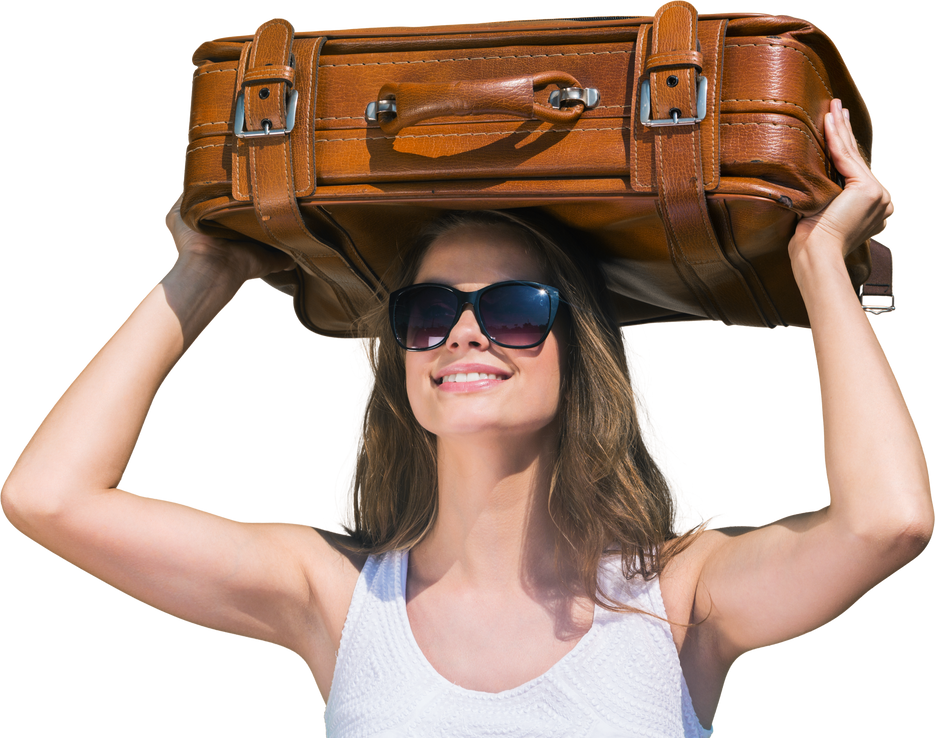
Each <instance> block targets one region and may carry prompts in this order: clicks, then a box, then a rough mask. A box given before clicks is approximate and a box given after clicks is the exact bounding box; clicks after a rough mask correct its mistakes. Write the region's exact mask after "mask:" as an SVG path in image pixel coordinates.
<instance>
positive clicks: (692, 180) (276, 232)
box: [182, 2, 891, 336]
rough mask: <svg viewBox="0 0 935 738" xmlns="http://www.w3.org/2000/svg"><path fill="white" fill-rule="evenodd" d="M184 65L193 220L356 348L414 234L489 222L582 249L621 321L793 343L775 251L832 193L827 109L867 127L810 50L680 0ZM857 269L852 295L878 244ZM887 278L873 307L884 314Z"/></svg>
mask: <svg viewBox="0 0 935 738" xmlns="http://www.w3.org/2000/svg"><path fill="white" fill-rule="evenodd" d="M194 63H195V64H196V66H197V69H196V71H195V73H194V83H193V91H192V108H191V128H190V136H189V138H190V144H189V147H188V151H187V156H186V167H185V190H184V197H183V203H182V214H183V217H184V218H185V220H186V222H187V223H189V224H190V225H191V226H192V227H194V228H196V229H198V230H201V231H203V232H206V233H210V234H215V235H220V236H224V237H237V236H238V235H240V236H241V237H242V236H247V237H249V238H252V239H255V240H257V241H261V242H263V243H266V244H269V245H271V246H275V247H277V248H280V249H283V250H285V251H287V252H289V253H290V254H292V255H293V256H294V257H295V259H296V261H297V262H298V264H299V266H300V268H299V269H297V270H296V271H295V272H294V273H291V274H290V275H289V277H288V279H289V280H290V281H289V282H288V283H286V284H280V285H278V286H280V287H281V288H283V289H285V290H286V291H289V292H291V293H292V294H293V295H294V302H295V309H296V314H297V315H298V317H299V319H300V320H301V321H302V323H303V324H304V325H306V326H307V327H308V328H310V329H312V330H314V331H316V332H318V333H322V334H325V335H335V336H343V335H353V331H354V328H353V323H354V320H355V318H356V317H357V316H358V315H359V314H360V312H361V311H362V310H364V309H365V308H366V307H367V306H368V305H370V304H372V300H373V299H374V295H379V294H382V293H383V292H384V288H383V285H382V281H381V279H382V277H383V275H384V274H385V273H386V271H387V269H388V268H389V266H390V265H391V264H392V263H393V261H394V259H396V258H397V257H398V254H399V252H400V249H401V248H403V246H404V244H405V242H406V241H407V239H408V238H410V237H411V236H412V235H413V234H414V233H415V232H416V231H417V230H418V229H419V228H420V227H421V226H422V225H423V224H424V223H425V222H426V221H427V220H429V219H431V218H433V217H435V216H436V215H437V214H438V212H439V211H440V210H443V209H482V208H492V209H521V210H523V211H525V212H527V213H533V214H535V215H536V216H537V217H540V218H542V219H544V220H545V222H555V223H557V224H561V226H563V227H569V228H572V229H576V230H578V231H580V232H581V244H582V248H589V249H592V250H594V251H595V252H596V253H597V254H598V256H599V258H600V259H601V262H602V264H603V266H604V270H605V273H606V275H607V279H608V284H609V285H610V287H611V290H612V293H613V296H614V299H615V304H616V308H617V310H618V314H619V319H620V323H621V324H634V323H644V322H653V321H667V320H683V319H714V320H721V321H723V322H725V323H728V324H740V325H753V326H767V327H773V326H776V325H800V326H804V325H807V323H808V319H807V315H806V313H805V309H804V306H803V304H802V300H801V297H800V295H799V293H798V289H797V288H796V286H795V282H794V279H793V277H792V272H791V268H790V264H789V259H788V255H787V249H786V247H787V244H788V241H789V238H790V237H791V235H792V232H793V230H794V228H795V225H796V222H797V221H798V219H799V218H800V217H801V216H803V215H809V214H812V213H815V212H817V211H819V210H820V209H821V208H823V207H824V206H825V205H826V204H827V203H828V202H829V201H830V200H831V199H832V198H833V197H834V196H835V195H836V194H837V193H838V192H839V191H840V187H839V185H838V183H837V179H838V177H837V174H836V173H835V172H834V171H833V168H832V166H831V164H830V162H829V159H828V157H827V155H826V153H825V143H824V136H823V131H822V119H823V115H824V113H825V112H826V111H827V110H828V109H829V105H830V101H831V100H832V98H835V97H839V98H841V99H842V101H843V103H844V105H845V107H847V108H848V109H849V110H850V113H851V121H852V125H853V128H854V131H855V134H856V136H857V139H858V142H859V145H860V147H861V149H862V151H863V153H864V155H865V157H866V158H867V159H868V161H869V157H870V145H871V127H870V119H869V116H868V113H867V110H866V107H865V105H864V103H863V100H862V99H861V97H860V94H859V93H858V91H857V89H856V88H855V86H854V83H853V81H852V80H851V77H850V75H849V74H848V71H847V68H846V67H845V65H844V63H843V61H842V60H841V58H840V56H839V55H838V53H837V51H836V50H835V48H834V46H833V44H832V43H831V42H830V41H829V40H828V38H827V37H826V36H825V35H824V34H823V33H822V32H821V31H819V30H818V29H816V28H814V27H813V26H811V25H810V24H809V23H807V22H805V21H802V20H797V19H794V18H787V17H770V16H763V15H706V16H700V17H699V16H697V15H696V13H695V10H694V8H693V7H692V6H691V5H689V4H688V3H685V2H672V3H669V4H667V5H665V6H663V7H662V8H661V9H660V10H659V12H657V14H656V16H655V17H654V18H648V17H646V18H619V19H574V20H552V21H526V22H513V23H497V24H491V25H486V26H477V25H471V26H447V27H433V28H416V29H413V28H383V29H371V30H356V31H337V32H321V33H299V34H294V33H293V29H292V26H291V25H290V24H289V23H287V22H286V21H282V20H274V21H270V22H269V23H266V24H264V25H263V26H261V27H260V29H259V30H258V31H257V33H256V34H255V35H254V36H253V37H242V38H229V39H221V40H218V41H212V42H209V43H205V44H203V45H202V46H201V47H199V48H198V50H197V51H196V52H195V55H194ZM875 248H876V247H875ZM880 248H882V247H880ZM875 253H880V257H879V259H878V264H877V266H882V262H883V261H885V260H886V259H887V258H888V256H889V254H888V252H886V251H885V249H884V250H883V251H882V252H876V251H875ZM847 264H848V269H849V272H850V275H851V279H852V282H853V284H854V287H855V289H856V290H859V289H860V287H861V285H863V284H864V283H865V282H867V281H868V277H869V276H870V271H871V248H870V244H869V243H868V244H864V245H863V246H861V247H860V248H858V249H856V250H855V251H854V252H853V253H852V254H850V255H849V256H848V259H847ZM888 281H889V280H888V279H882V280H881V279H876V278H875V279H874V280H871V282H872V283H878V284H877V286H876V287H874V288H870V287H868V288H867V291H868V292H870V291H875V292H877V293H882V294H884V295H886V296H888V295H890V294H891V293H890V292H889V287H888V285H886V284H884V282H888Z"/></svg>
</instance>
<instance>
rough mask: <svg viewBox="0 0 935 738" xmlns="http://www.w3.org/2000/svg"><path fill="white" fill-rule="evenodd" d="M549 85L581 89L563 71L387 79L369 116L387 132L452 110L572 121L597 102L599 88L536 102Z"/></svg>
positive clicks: (449, 114)
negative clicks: (558, 102)
mask: <svg viewBox="0 0 935 738" xmlns="http://www.w3.org/2000/svg"><path fill="white" fill-rule="evenodd" d="M548 85H557V86H558V87H559V89H567V88H570V87H573V88H579V89H580V88H581V85H580V84H578V81H577V80H576V79H575V78H574V77H572V76H571V75H570V74H567V73H565V72H537V73H536V74H529V75H524V76H522V77H506V78H503V79H483V80H458V81H452V82H387V83H386V84H384V85H383V87H381V88H380V97H379V99H378V100H377V101H376V102H372V103H370V105H368V106H367V120H369V121H370V122H372V123H379V124H380V128H381V129H382V130H383V132H384V133H389V134H391V135H395V134H397V133H399V131H401V130H402V129H403V128H406V127H408V126H412V125H415V124H416V123H419V122H420V121H423V120H428V119H429V118H442V117H447V116H452V115H481V114H492V115H513V116H517V117H519V118H538V119H539V120H543V121H546V122H547V123H574V122H575V121H576V120H578V118H580V117H581V114H582V113H583V112H584V110H585V108H586V107H593V106H594V105H596V104H597V102H598V101H599V100H600V93H598V92H597V90H583V91H582V92H589V93H591V94H590V95H586V96H582V95H567V96H564V97H563V100H564V101H566V102H568V103H571V104H570V105H569V106H568V107H553V106H551V105H543V104H542V103H538V102H536V100H535V97H534V92H535V91H536V90H541V89H543V88H544V87H547V86H548ZM583 97H587V98H588V99H583ZM592 101H593V104H590V105H589V104H588V103H592Z"/></svg>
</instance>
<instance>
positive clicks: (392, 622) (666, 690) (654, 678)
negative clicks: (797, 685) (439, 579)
mask: <svg viewBox="0 0 935 738" xmlns="http://www.w3.org/2000/svg"><path fill="white" fill-rule="evenodd" d="M408 563H409V553H408V551H393V552H390V553H386V554H381V555H378V556H371V557H369V558H368V559H367V563H366V564H365V565H364V568H363V571H362V572H361V574H360V578H359V579H358V581H357V585H356V587H355V589H354V596H353V599H352V600H351V606H350V610H349V611H348V614H347V620H346V621H345V623H344V631H343V633H342V635H341V645H340V649H339V651H338V658H337V664H336V666H335V670H334V680H333V682H332V685H331V695H330V698H329V700H328V705H327V707H326V709H325V725H326V728H327V735H328V736H329V737H330V738H365V737H368V738H370V737H373V738H396V737H397V736H400V737H401V736H432V738H436V737H437V736H446V738H462V737H463V738H468V737H471V738H473V737H475V736H497V737H498V738H513V737H514V736H515V737H516V738H520V736H522V737H524V738H558V737H559V736H562V737H567V736H585V737H586V738H610V737H611V736H628V737H632V738H673V737H675V736H684V737H685V738H707V736H710V735H711V733H712V731H711V730H709V729H705V728H703V727H702V726H701V724H700V723H699V722H698V718H697V717H696V716H695V712H694V709H693V707H692V702H691V697H690V696H689V694H688V688H687V687H686V685H685V679H684V677H683V675H682V668H681V665H680V663H679V658H678V653H677V652H676V649H675V643H674V642H673V641H672V634H671V631H670V630H669V626H668V623H666V622H665V621H661V620H658V619H656V618H653V617H649V616H647V615H643V614H639V613H622V614H621V613H614V612H609V611H608V610H605V609H603V608H600V607H598V608H595V613H594V623H593V625H592V626H591V629H590V630H589V631H588V632H587V633H586V634H585V635H584V637H583V638H582V639H581V640H580V641H579V642H578V644H577V645H576V646H575V647H574V648H573V649H572V650H571V651H570V652H569V653H567V654H566V655H565V656H564V657H563V658H562V659H561V660H559V661H558V662H557V663H556V664H555V665H554V666H552V668H550V669H549V670H548V671H547V672H546V673H544V674H542V675H541V676H538V677H536V678H535V679H532V680H531V681H528V682H526V683H525V684H522V685H520V686H518V687H516V688H514V689H508V690H506V691H504V692H497V693H490V692H476V691H472V690H469V689H464V688H463V687H459V686H457V685H455V684H452V683H451V682H449V681H447V680H446V679H445V678H444V677H442V676H441V675H440V674H439V673H438V672H436V671H435V669H434V668H433V667H432V665H431V664H429V662H428V660H427V659H426V658H425V656H424V655H423V654H422V652H421V651H420V650H419V646H418V644H417V643H416V640H415V637H414V636H413V634H412V630H411V628H410V626H409V617H408V615H407V614H406V596H405V592H406V574H407V571H408ZM614 570H615V569H614V566H613V563H612V561H611V560H610V559H608V560H607V561H606V562H605V564H604V565H603V567H602V570H601V577H602V580H601V581H602V583H603V584H604V585H605V587H606V588H607V589H606V591H609V592H611V593H613V594H614V595H615V596H616V597H617V598H618V599H619V600H621V601H623V602H626V603H628V604H631V605H633V606H635V607H638V608H640V609H641V610H645V611H647V612H652V613H655V614H657V615H660V616H661V617H665V607H664V605H663V603H662V594H661V592H660V590H659V580H658V579H653V580H651V581H649V582H646V581H644V580H642V579H635V580H631V581H629V582H628V581H627V580H625V579H624V578H623V575H622V574H621V573H620V570H619V564H618V565H617V568H616V574H614Z"/></svg>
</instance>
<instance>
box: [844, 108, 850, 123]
mask: <svg viewBox="0 0 935 738" xmlns="http://www.w3.org/2000/svg"><path fill="white" fill-rule="evenodd" d="M850 119H851V112H850V111H849V110H848V109H847V108H844V120H846V121H850Z"/></svg>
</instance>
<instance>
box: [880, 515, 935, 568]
mask: <svg viewBox="0 0 935 738" xmlns="http://www.w3.org/2000/svg"><path fill="white" fill-rule="evenodd" d="M933 529H935V513H933V510H932V500H931V497H928V498H927V499H924V500H922V501H920V502H919V503H918V504H916V505H912V506H909V507H906V508H903V509H902V510H899V511H890V512H889V514H888V515H886V516H885V517H882V518H881V519H878V520H877V522H876V524H875V525H874V526H873V527H872V528H871V529H870V530H868V531H865V532H864V538H865V540H867V541H868V542H870V541H872V542H873V543H874V544H875V545H876V547H877V548H878V549H879V550H880V551H881V552H883V553H884V554H885V555H886V557H887V558H889V559H890V561H891V564H892V568H893V570H894V571H895V570H896V569H899V568H901V567H903V566H905V565H906V564H908V563H909V562H910V561H912V560H913V559H914V558H916V557H917V556H918V555H919V554H921V553H922V551H924V550H925V547H926V546H927V545H928V543H929V541H931V540H932V532H933Z"/></svg>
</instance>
